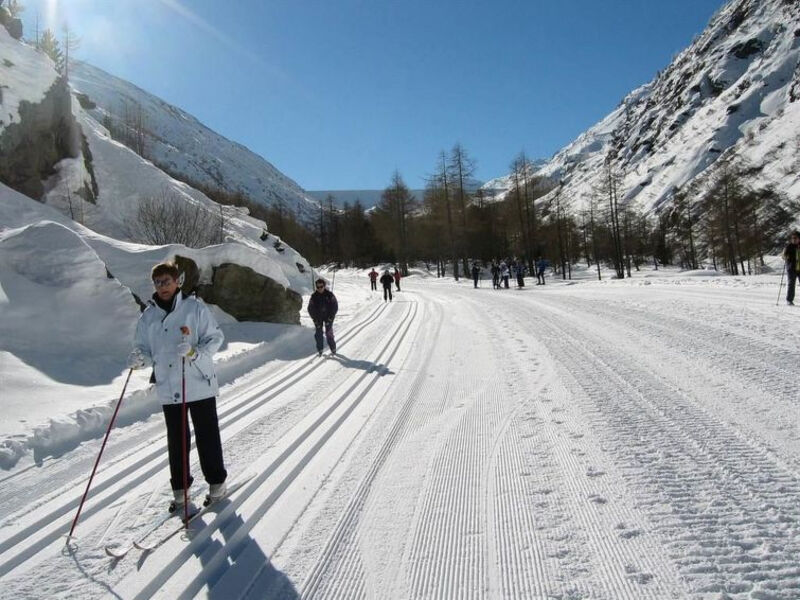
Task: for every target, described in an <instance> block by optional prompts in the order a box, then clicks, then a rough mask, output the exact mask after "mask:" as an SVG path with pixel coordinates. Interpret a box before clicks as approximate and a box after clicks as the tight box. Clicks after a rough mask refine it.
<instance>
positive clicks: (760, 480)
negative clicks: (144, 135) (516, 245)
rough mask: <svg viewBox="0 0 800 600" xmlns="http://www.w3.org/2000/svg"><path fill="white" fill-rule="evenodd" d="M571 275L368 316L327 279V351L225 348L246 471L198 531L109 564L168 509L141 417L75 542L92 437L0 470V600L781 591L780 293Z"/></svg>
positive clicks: (160, 437)
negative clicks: (334, 308) (236, 353)
mask: <svg viewBox="0 0 800 600" xmlns="http://www.w3.org/2000/svg"><path fill="white" fill-rule="evenodd" d="M585 275H586V277H585V278H584V279H582V280H580V281H578V282H572V283H565V282H561V281H555V280H550V281H548V285H546V286H545V287H537V286H533V285H530V282H529V286H528V287H526V288H525V289H523V290H517V289H510V290H500V291H496V290H492V289H491V286H490V285H487V282H485V281H484V282H482V286H481V288H480V289H477V290H476V289H473V287H472V283H471V282H470V281H462V282H460V283H458V284H456V283H455V282H453V281H452V280H449V279H442V280H437V279H436V278H432V277H421V276H415V277H411V278H409V279H407V280H404V281H403V283H402V286H403V291H401V292H400V293H398V294H396V296H395V300H394V301H393V302H392V303H391V304H387V303H384V302H383V301H382V300H381V299H380V298H379V296H378V295H377V294H374V293H370V292H369V290H368V283H367V278H366V274H365V273H363V272H358V273H355V272H351V273H347V274H346V273H344V272H340V273H338V274H337V277H336V283H335V291H336V293H337V295H338V296H339V299H340V305H341V307H342V312H341V316H340V317H339V318H338V319H337V336H338V339H339V343H340V347H339V349H340V354H339V356H338V357H335V358H323V359H319V358H315V357H313V356H312V353H313V341H312V339H311V338H312V333H311V329H310V328H309V327H307V323H305V325H306V326H293V327H292V326H286V327H287V328H288V329H289V330H291V331H285V332H284V333H283V337H278V338H274V337H271V336H270V335H265V336H264V338H263V340H262V341H263V345H258V344H251V345H248V344H247V343H244V342H243V343H242V346H241V347H240V348H239V350H240V360H241V361H242V363H241V364H242V365H243V364H245V362H247V365H246V367H242V368H241V369H240V370H239V372H238V373H237V375H236V376H235V377H233V376H230V377H228V378H227V380H226V381H227V384H226V385H225V386H224V387H223V389H222V392H221V397H220V401H219V413H220V422H221V428H222V436H223V444H224V448H225V454H226V462H227V466H228V468H229V471H230V472H231V473H232V474H233V475H232V477H233V478H235V477H236V474H238V473H244V472H250V473H254V474H255V477H254V478H253V479H251V480H249V481H248V482H247V484H246V485H245V486H244V487H243V488H242V489H241V490H240V491H239V492H237V493H236V494H235V495H233V496H232V497H231V498H230V499H229V500H228V501H226V502H224V503H223V504H221V505H220V506H219V507H218V508H217V509H216V510H215V511H213V512H210V513H208V514H206V515H205V516H204V517H202V519H201V520H202V522H203V523H204V524H206V525H207V526H206V527H205V528H202V529H200V528H197V529H196V530H195V533H194V535H192V536H190V537H182V536H180V535H179V536H175V537H173V538H172V539H171V540H169V541H168V542H167V543H165V544H164V545H163V546H161V547H160V548H158V549H157V550H155V551H153V552H151V553H142V552H140V551H139V550H136V549H134V550H131V551H130V553H129V554H128V555H127V556H126V557H125V558H123V559H121V560H114V559H111V558H109V556H107V555H106V554H105V552H104V547H105V546H106V545H120V546H121V545H124V544H125V543H126V542H127V541H128V540H130V539H132V538H133V537H135V536H136V535H137V533H138V532H142V531H144V530H145V529H146V528H147V526H148V524H149V523H151V522H154V521H156V520H157V519H158V518H160V516H161V515H162V514H163V512H164V507H165V506H166V502H167V499H168V497H169V495H170V494H169V490H168V489H167V488H168V483H167V481H168V475H167V468H166V451H165V448H164V426H163V423H162V422H161V418H160V417H159V415H157V414H153V415H152V416H151V417H150V418H147V419H144V420H138V421H133V422H129V423H124V424H123V425H122V426H120V427H118V428H117V429H115V430H114V431H113V432H112V435H111V438H110V442H109V446H108V448H107V450H106V453H107V454H106V456H105V458H104V461H103V463H102V464H101V467H100V470H99V473H98V476H97V478H96V481H95V484H94V488H93V491H92V493H91V495H90V498H89V501H88V504H87V506H86V508H85V509H84V513H83V516H82V521H81V523H80V524H79V525H78V528H77V535H78V539H77V541H76V542H75V544H74V545H73V546H72V547H69V548H68V547H65V544H64V537H63V536H64V534H65V533H66V531H67V530H68V529H69V524H70V521H71V518H72V516H73V514H74V511H75V508H76V505H77V501H78V498H79V496H80V494H81V493H82V488H83V486H84V485H85V482H86V478H87V476H88V471H89V469H90V467H91V464H92V462H93V460H94V458H95V456H96V453H97V450H98V448H99V446H100V440H99V439H92V440H89V441H85V442H84V443H82V444H80V445H79V446H78V447H76V448H74V449H72V450H70V451H68V452H66V453H64V454H63V455H61V456H60V457H59V458H49V459H47V460H44V461H42V462H41V463H40V464H38V465H36V464H34V463H32V462H31V461H30V460H29V459H24V460H21V461H20V462H19V463H18V464H17V465H16V466H14V467H13V468H12V469H11V470H9V471H6V472H4V473H3V474H2V476H0V481H2V484H3V485H2V486H1V487H0V598H65V597H73V598H74V597H79V598H107V597H116V598H147V597H163V598H190V597H195V596H200V597H209V598H225V599H227V598H297V597H305V598H312V597H313V598H422V597H430V598H433V597H436V598H455V597H458V598H472V597H475V598H479V597H480V598H501V597H508V598H608V599H620V598H631V599H634V598H635V599H639V598H694V599H701V598H702V599H711V598H713V599H722V598H734V599H740V598H741V599H743V598H773V599H786V600H789V599H796V598H798V597H800V561H798V556H800V502H798V498H800V404H798V403H797V401H796V386H797V377H796V360H795V357H796V343H795V340H794V339H793V335H794V332H795V331H796V328H797V326H798V324H799V323H800V313H798V312H795V311H796V310H798V309H796V308H793V307H787V306H785V305H783V304H781V305H779V306H776V304H775V302H776V298H777V292H778V289H777V288H778V282H779V277H778V276H777V275H761V276H756V277H748V278H744V277H741V278H732V277H720V276H717V277H711V276H704V274H698V273H692V274H680V273H675V272H664V271H660V272H658V273H654V272H642V273H640V274H639V275H638V276H637V277H634V278H633V279H631V280H623V281H611V280H604V281H602V282H594V281H591V279H590V278H589V273H586V274H585ZM237 327H240V328H242V329H243V330H244V329H247V328H248V327H250V326H249V325H247V324H239V325H237ZM240 333H241V332H240ZM250 335H251V336H254V335H255V332H251V333H250ZM241 337H242V338H246V337H247V336H245V335H243V334H242V335H241ZM251 340H252V338H251ZM246 357H249V358H246ZM225 364H226V363H224V362H223V364H222V369H223V370H224V369H225ZM129 401H130V400H129ZM193 458H194V456H193ZM195 468H196V465H195ZM196 487H197V488H198V489H197V490H195V494H196V495H200V494H202V492H203V490H202V488H203V485H202V484H201V485H197V486H196Z"/></svg>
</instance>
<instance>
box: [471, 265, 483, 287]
mask: <svg viewBox="0 0 800 600" xmlns="http://www.w3.org/2000/svg"><path fill="white" fill-rule="evenodd" d="M480 276H481V268H480V267H479V266H478V263H477V262H474V263H472V284H473V287H476V288H477V287H478V278H479V277H480Z"/></svg>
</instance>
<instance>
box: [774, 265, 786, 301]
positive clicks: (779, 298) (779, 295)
mask: <svg viewBox="0 0 800 600" xmlns="http://www.w3.org/2000/svg"><path fill="white" fill-rule="evenodd" d="M785 273H786V266H785V265H784V268H783V269H781V284H780V285H779V286H778V299H777V300H775V306H778V303H780V301H781V290H782V289H783V275H784V274H785Z"/></svg>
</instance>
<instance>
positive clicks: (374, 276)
mask: <svg viewBox="0 0 800 600" xmlns="http://www.w3.org/2000/svg"><path fill="white" fill-rule="evenodd" d="M369 288H370V291H372V292H377V291H378V272H377V271H376V270H375V267H372V271H370V272H369Z"/></svg>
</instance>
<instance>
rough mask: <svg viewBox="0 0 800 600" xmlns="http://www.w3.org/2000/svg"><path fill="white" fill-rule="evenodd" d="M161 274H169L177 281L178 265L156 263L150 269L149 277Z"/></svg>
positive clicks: (152, 277) (153, 277)
mask: <svg viewBox="0 0 800 600" xmlns="http://www.w3.org/2000/svg"><path fill="white" fill-rule="evenodd" d="M161 275H169V276H170V277H172V278H173V279H174V280H175V281H178V276H179V275H180V273H179V272H178V267H177V266H176V265H175V263H171V262H163V263H158V264H157V265H156V266H155V267H153V270H152V271H150V279H155V278H156V277H160V276H161Z"/></svg>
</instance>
